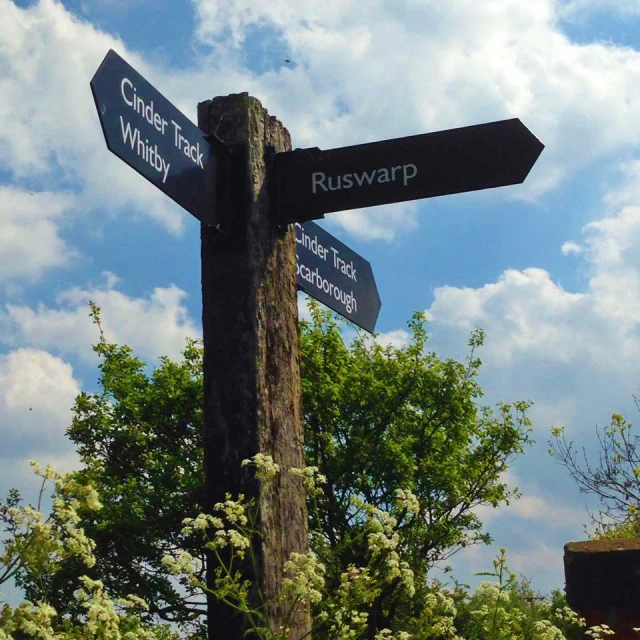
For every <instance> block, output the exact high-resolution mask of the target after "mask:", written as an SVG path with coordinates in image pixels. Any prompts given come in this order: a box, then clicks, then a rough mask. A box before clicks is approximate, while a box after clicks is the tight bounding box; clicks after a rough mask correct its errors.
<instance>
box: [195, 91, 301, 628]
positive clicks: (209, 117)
mask: <svg viewBox="0 0 640 640" xmlns="http://www.w3.org/2000/svg"><path fill="white" fill-rule="evenodd" d="M198 124H199V126H200V128H201V129H203V130H204V131H205V132H207V133H216V135H217V136H218V137H219V138H221V139H222V141H223V142H225V143H226V144H228V145H231V147H232V151H231V155H230V166H229V167H228V168H227V169H228V170H227V176H226V178H227V179H226V184H227V185H228V186H227V187H226V188H227V189H228V190H227V191H226V193H225V194H223V197H224V198H225V199H228V202H227V205H228V206H229V210H230V213H231V218H230V231H229V233H228V234H227V235H225V236H221V235H220V234H219V233H217V232H216V230H215V229H214V228H212V227H208V226H206V225H202V228H201V240H202V243H201V251H202V301H203V309H202V322H203V330H204V385H205V389H204V398H205V401H204V402H205V404H204V447H205V478H206V489H207V494H208V499H209V501H210V504H209V505H207V506H209V507H211V506H212V504H213V503H215V502H218V501H223V500H224V495H225V493H226V492H229V493H231V494H234V495H235V494H238V493H244V494H245V495H246V496H248V497H251V496H253V497H256V496H257V495H258V494H259V492H258V485H257V482H256V481H254V480H253V479H252V473H251V471H250V470H249V469H248V468H247V467H245V468H242V467H241V462H242V460H243V459H245V458H250V457H251V456H253V455H254V454H256V453H258V452H261V453H265V454H269V455H271V456H273V458H274V460H275V462H276V463H278V464H279V465H280V467H281V469H282V470H283V471H285V470H286V469H288V468H290V467H302V466H303V465H304V462H303V459H304V458H303V431H302V421H301V384H300V366H299V358H300V354H299V337H298V326H297V320H298V312H297V293H296V253H295V238H294V235H293V230H292V229H291V228H289V229H288V230H286V231H283V230H281V229H279V228H278V227H277V226H276V225H275V224H274V223H273V220H272V219H271V218H272V216H271V215H270V197H269V185H268V180H267V178H268V176H267V169H268V164H269V160H270V155H271V154H272V153H273V148H274V147H275V149H277V150H278V151H288V150H289V149H290V148H291V140H290V137H289V133H288V132H287V130H286V129H285V128H284V127H283V126H282V124H281V123H280V122H279V121H278V120H276V118H274V117H271V116H269V115H268V113H267V112H266V110H265V109H264V108H263V107H262V105H261V104H260V102H259V101H258V100H256V99H255V98H252V97H250V96H248V95H247V94H246V93H243V94H238V95H230V96H227V97H220V98H215V99H214V100H211V101H206V102H203V103H201V104H199V105H198ZM225 186H226V185H225ZM225 206H226V205H225ZM259 526H260V530H261V533H262V535H263V541H262V543H261V544H259V545H258V546H259V548H258V549H257V553H258V558H259V562H260V564H261V567H260V569H261V570H260V571H259V575H253V576H247V577H250V578H251V579H253V580H254V581H258V584H259V586H260V588H261V590H262V591H263V592H264V594H265V597H266V599H268V600H269V601H271V602H272V604H271V605H270V606H269V607H268V608H267V610H266V618H267V622H268V623H269V625H270V627H271V628H272V629H274V630H277V629H278V627H279V626H280V624H281V623H282V621H283V616H284V615H285V613H284V611H285V605H286V603H278V602H277V600H278V597H279V593H280V591H279V589H280V583H281V579H282V568H283V564H284V562H285V561H286V560H287V559H288V557H289V554H290V553H291V552H292V551H299V552H304V551H306V550H307V549H308V531H307V526H308V525H307V510H306V504H305V494H304V490H303V487H302V484H301V482H300V481H299V479H297V478H294V477H292V476H291V475H288V474H286V473H281V474H280V477H279V478H278V479H277V480H276V481H275V483H274V484H273V486H272V487H271V489H270V490H268V491H267V492H266V493H263V494H262V500H261V502H260V504H259ZM207 573H208V574H209V573H210V572H209V571H208V572H207ZM244 625H245V621H244V620H243V618H242V616H241V615H238V614H235V613H234V612H233V611H232V610H231V609H230V608H229V607H227V606H226V605H221V604H219V603H218V602H216V601H215V600H214V599H212V598H210V599H209V603H208V628H209V638H210V640H213V639H215V640H235V639H236V638H242V637H243V632H244V630H245V626H244ZM309 631H310V619H309V615H308V612H306V611H301V612H300V614H299V615H298V617H297V619H296V620H295V624H294V626H293V629H292V635H291V637H292V639H295V638H302V637H304V636H305V635H306V634H307V633H308V632H309Z"/></svg>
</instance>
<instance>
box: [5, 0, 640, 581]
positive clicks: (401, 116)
mask: <svg viewBox="0 0 640 640" xmlns="http://www.w3.org/2000/svg"><path fill="white" fill-rule="evenodd" d="M0 11H1V15H2V16H3V24H2V28H1V29H0V70H1V71H0V86H1V87H2V90H1V91H0V267H1V268H0V425H1V428H0V494H6V492H7V490H8V489H9V488H10V487H11V486H17V487H19V488H21V489H23V490H25V491H27V495H28V491H29V490H30V489H33V488H35V483H34V482H33V479H32V478H31V477H30V475H29V473H30V472H29V470H28V465H27V463H26V461H27V460H28V459H29V458H36V459H38V460H39V461H41V462H47V461H51V462H53V463H54V464H55V465H57V466H58V467H59V468H61V469H67V468H71V467H72V466H73V464H74V454H73V449H72V447H71V446H70V445H69V443H68V442H66V440H65V438H64V431H65V429H66V427H67V426H68V424H69V421H70V412H69V407H70V406H71V404H72V402H73V399H74V397H75V395H76V394H77V393H78V392H79V391H80V390H81V389H85V390H92V389H94V388H95V384H96V378H97V369H96V359H95V358H94V355H93V353H92V351H91V344H92V343H94V342H95V341H96V338H97V336H96V330H95V327H94V326H93V325H92V324H91V321H90V320H89V317H88V308H87V302H88V300H90V299H91V300H94V301H95V302H96V303H97V304H99V305H100V306H101V307H102V310H103V320H104V324H105V328H106V330H107V334H108V336H109V337H110V338H111V339H112V340H115V341H118V342H121V343H127V344H130V345H131V346H132V347H133V348H134V350H135V351H136V353H137V354H139V355H140V356H141V357H143V358H146V359H148V360H150V361H152V362H153V361H154V360H155V359H156V358H157V357H158V356H159V355H161V354H167V355H170V356H173V357H177V356H178V355H179V353H180V351H181V348H182V346H183V345H184V339H185V337H186V336H196V337H197V336H199V335H200V333H201V320H200V315H201V304H200V289H199V283H200V275H199V269H200V264H199V228H198V222H197V221H196V220H195V219H194V218H193V217H192V216H190V215H189V214H188V213H186V212H185V211H184V210H182V209H181V208H180V207H179V206H178V205H176V204H175V203H173V202H172V201H171V200H169V199H168V198H166V197H165V196H164V195H163V194H162V193H160V192H159V191H158V190H156V189H155V188H154V187H153V186H151V185H150V184H148V183H147V182H146V181H145V180H144V179H142V178H141V177H140V176H139V175H138V174H136V173H135V172H134V171H133V170H131V169H130V168H129V167H127V166H126V165H125V164H124V163H123V162H122V161H120V160H119V159H117V158H116V157H115V156H113V155H112V154H110V153H109V152H108V151H107V149H106V147H105V143H104V139H103V137H102V132H101V130H100V125H99V122H98V118H97V114H96V111H95V107H94V104H93V100H92V97H91V92H90V90H89V80H90V79H91V77H92V76H93V74H94V73H95V71H96V69H97V68H98V66H99V64H100V62H101V60H102V59H103V57H104V55H105V54H106V52H107V51H108V49H110V48H113V49H115V50H116V51H117V52H118V53H119V54H120V55H121V56H123V57H124V58H125V59H126V60H127V61H128V62H129V63H130V64H131V65H132V66H133V67H134V68H135V69H136V70H137V71H138V72H139V73H141V74H142V75H143V76H144V77H145V78H146V79H147V80H149V82H151V83H152V84H153V85H154V86H155V87H156V88H157V89H158V90H159V91H160V92H161V93H162V94H163V95H165V96H166V97H167V98H168V99H169V100H170V101H171V102H173V103H174V104H175V105H176V106H177V107H178V108H180V109H181V110H182V111H183V112H184V113H185V114H186V115H188V116H189V117H190V118H191V119H192V120H195V112H196V105H197V103H198V102H199V101H202V100H205V99H208V98H212V97H214V96H216V95H226V94H228V93H237V92H243V91H248V92H249V93H250V94H252V95H254V96H256V97H257V98H259V99H260V100H262V102H263V104H264V106H265V107H266V108H267V109H268V110H269V112H270V113H271V114H273V115H276V116H277V117H278V118H279V119H280V120H282V122H283V123H284V124H285V125H286V126H287V127H288V128H289V130H290V132H291V134H292V137H293V141H294V146H296V147H310V146H320V147H323V148H331V147H337V146H343V145H348V144H358V143H364V142H371V141H375V140H384V139H386V138H393V137H399V136H404V135H412V134H418V133H426V132H430V131H438V130H442V129H447V128H452V127H461V126H467V125H472V124H479V123H482V122H491V121H495V120H501V119H505V118H513V117H518V118H520V119H521V120H522V121H523V122H524V123H525V124H526V125H527V126H528V127H529V128H530V129H531V131H532V132H533V133H534V134H535V135H536V136H537V137H538V138H539V139H540V140H541V141H542V142H543V143H544V144H545V145H546V149H545V151H544V153H543V154H542V156H541V157H540V159H539V161H538V162H537V164H536V166H535V167H534V169H533V170H532V172H531V174H530V175H529V177H528V179H527V181H526V182H525V184H524V185H521V186H516V187H508V188H501V189H495V190H492V191H486V192H478V193H470V194H461V195H456V196H447V197H444V198H435V199H431V200H425V201H418V202H411V203H402V204H398V205H389V206H384V207H378V208H372V209H367V210H359V211H349V212H341V213H335V214H330V215H328V216H327V217H326V219H325V220H324V221H323V222H322V225H323V226H324V227H325V228H326V229H327V230H328V231H330V232H331V233H332V234H334V235H335V236H337V237H339V238H340V239H341V240H342V241H343V242H344V243H346V244H347V245H348V246H350V247H351V248H352V249H353V250H355V251H356V252H358V253H359V254H361V255H362V256H364V257H365V258H367V259H368V260H369V261H370V262H371V265H372V267H373V271H374V274H375V276H376V280H377V283H378V288H379V291H380V296H381V299H382V310H381V313H380V317H379V320H378V326H377V329H378V330H379V331H380V332H381V334H382V335H381V337H380V339H381V340H387V341H394V342H396V343H402V342H403V341H404V340H406V339H407V333H406V331H405V329H406V322H407V320H408V319H409V318H410V316H411V313H412V312H413V311H414V310H423V311H426V313H427V315H428V317H429V318H430V325H429V331H430V336H431V338H430V342H431V347H432V348H433V349H434V350H436V351H437V352H438V353H439V354H441V355H442V356H453V357H457V358H463V357H464V356H465V354H466V342H467V339H468V335H469V332H470V331H471V330H472V329H473V327H475V326H481V327H482V328H483V329H484V330H485V331H486V334H487V342H486V346H485V347H484V349H483V350H482V352H481V354H480V355H481V357H482V359H483V362H484V366H483V374H482V378H481V383H482V384H483V386H484V388H485V390H486V395H485V401H486V402H487V403H494V402H496V401H498V400H505V401H510V400H516V399H530V400H532V401H533V402H534V407H533V409H532V414H531V415H532V418H533V420H534V438H535V439H536V441H537V444H536V445H535V446H534V447H533V448H532V449H531V450H529V451H528V452H527V454H526V455H525V456H524V457H523V458H521V459H520V460H518V461H517V462H516V464H515V465H514V466H513V468H512V469H511V470H510V471H509V473H508V475H507V480H508V481H509V482H510V483H511V484H513V485H517V486H518V487H519V488H520V489H521V491H522V495H523V497H522V499H521V500H520V501H518V502H516V503H514V504H512V505H511V506H509V507H505V508H501V509H498V510H493V509H483V510H482V511H481V516H482V518H483V519H484V521H485V523H486V526H487V529H488V530H489V531H490V532H491V533H492V535H493V536H494V538H495V541H496V545H495V547H494V548H489V549H484V548H482V549H480V548H478V549H473V550H469V551H466V552H465V553H464V554H458V555H457V556H455V558H454V560H453V566H454V570H455V573H454V575H456V576H457V577H458V578H459V579H462V580H470V578H471V576H472V574H473V573H474V572H475V571H483V570H487V568H489V567H490V566H491V558H492V556H493V555H495V553H496V548H497V547H499V546H505V547H506V548H507V550H508V557H509V562H510V566H511V567H512V569H514V570H516V571H517V572H521V573H523V574H524V575H526V576H528V577H530V578H531V579H532V584H533V586H534V587H535V588H537V589H540V590H542V591H550V590H551V589H553V588H561V587H562V586H563V580H564V577H563V568H562V546H563V544H564V543H565V542H568V541H570V540H576V539H582V538H583V537H584V534H583V524H585V523H587V522H588V515H587V512H586V510H585V503H586V501H587V499H586V498H585V496H582V495H580V494H579V493H578V490H577V488H576V486H575V485H574V483H573V482H572V480H571V479H570V478H569V476H568V474H567V473H566V472H565V471H564V470H563V469H562V468H560V467H558V465H557V464H555V463H554V462H553V460H551V459H550V458H549V456H548V454H547V452H546V449H547V445H546V441H547V439H548V434H549V430H550V428H551V427H552V426H553V425H563V426H564V427H565V428H566V430H567V433H568V436H569V437H570V438H571V439H573V440H577V441H579V442H580V443H581V444H582V443H584V444H585V445H586V446H587V448H590V449H593V444H594V440H595V431H594V430H595V427H596V425H599V426H600V427H602V426H606V425H607V424H608V421H609V417H610V415H611V413H612V412H614V411H620V412H623V413H626V414H627V415H628V417H629V418H630V419H631V420H632V421H634V420H635V419H636V414H635V408H634V405H633V399H632V394H633V393H635V392H636V391H637V389H638V387H639V386H640V365H639V363H640V357H639V356H640V259H639V258H638V252H637V250H636V246H637V242H636V241H637V240H640V92H638V87H639V86H640V2H639V0H571V1H569V0H536V2H535V3H534V2H526V1H525V0H486V1H485V2H477V1H476V0H403V1H402V2H398V1H396V0H393V1H392V0H367V2H365V3H363V2H362V0H359V1H357V2H356V1H355V0H326V1H325V2H322V3H319V2H316V1H314V0H297V1H296V2H295V3H294V2H290V1H287V0H269V2H267V1H266V0H253V1H251V0H224V1H223V0H190V1H189V0H172V1H171V2H170V1H169V0H155V1H154V2H151V1H150V0H126V1H125V0H93V1H92V2H89V1H86V2H85V1H83V0H74V1H69V2H55V1H54V0H40V1H38V2H29V1H16V2H12V1H11V0H0ZM285 59H289V60H291V61H292V62H291V63H289V64H287V63H285ZM588 504H589V505H590V507H591V508H592V509H593V508H594V507H596V506H597V505H596V504H595V503H594V502H593V501H589V502H588Z"/></svg>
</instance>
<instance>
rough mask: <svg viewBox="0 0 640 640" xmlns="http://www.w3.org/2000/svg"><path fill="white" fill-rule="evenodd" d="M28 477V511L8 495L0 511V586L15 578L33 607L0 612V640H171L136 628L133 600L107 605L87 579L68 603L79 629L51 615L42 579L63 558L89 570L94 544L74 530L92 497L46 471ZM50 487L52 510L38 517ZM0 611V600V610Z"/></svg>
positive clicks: (160, 631)
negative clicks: (33, 500) (0, 541)
mask: <svg viewBox="0 0 640 640" xmlns="http://www.w3.org/2000/svg"><path fill="white" fill-rule="evenodd" d="M31 466H32V468H33V470H34V473H35V474H36V475H37V476H39V477H40V478H41V479H42V483H41V486H40V492H39V496H38V504H37V506H36V507H33V506H31V505H26V506H25V505H22V504H21V501H20V496H19V495H18V493H17V492H16V491H12V492H11V493H10V495H9V497H8V499H7V500H6V502H5V503H4V504H3V505H1V506H0V522H2V523H3V524H4V530H5V533H6V534H8V536H9V537H8V539H6V540H5V541H4V550H3V553H2V555H1V556H0V585H2V584H4V583H7V582H8V581H9V580H10V579H12V578H13V579H15V580H16V582H17V584H19V585H23V586H24V585H26V584H28V585H29V586H30V590H31V592H32V593H33V594H35V595H36V597H37V601H35V602H31V601H25V602H23V603H22V604H20V605H19V606H17V607H15V608H12V607H10V606H9V605H8V604H4V606H2V608H1V609H0V640H14V639H15V640H18V639H19V640H23V639H27V638H33V639H34V640H35V639H37V640H77V639H83V640H90V639H91V640H93V639H95V640H160V639H162V640H172V639H175V638H177V637H178V636H177V635H176V634H175V633H173V632H172V631H170V630H169V629H168V628H167V627H155V628H144V627H143V626H142V624H141V620H140V618H139V616H138V615H137V612H140V611H143V610H145V609H147V605H146V603H145V602H144V601H143V600H142V599H140V598H138V597H137V596H135V595H131V596H129V597H127V598H121V599H119V600H117V601H114V600H112V599H111V598H110V597H109V596H108V595H107V593H106V592H105V590H104V586H103V584H102V582H100V581H99V580H91V579H90V578H89V577H87V576H82V577H81V578H80V581H81V585H80V587H79V588H78V589H77V590H76V592H75V599H76V603H77V604H78V605H79V606H80V607H81V608H82V609H83V610H84V611H85V614H84V616H83V619H82V620H81V621H79V622H73V621H71V620H70V619H69V618H68V617H67V616H66V615H65V613H66V612H61V611H56V610H55V609H54V608H53V607H52V606H51V605H50V604H49V603H48V595H49V594H48V589H49V584H50V578H51V576H52V575H53V574H55V572H56V571H57V570H58V568H59V566H60V563H61V562H62V561H63V560H64V559H66V558H71V557H73V558H76V559H78V560H79V561H81V562H82V563H83V564H84V565H85V566H86V567H87V568H90V567H93V566H94V564H95V558H94V556H93V553H92V552H93V549H94V543H93V541H92V540H89V539H88V538H87V537H86V536H85V534H84V531H83V530H82V528H81V527H80V526H79V525H80V517H79V515H78V511H79V510H80V509H84V510H89V511H96V510H98V509H100V508H101V504H100V500H99V498H98V494H97V493H96V492H95V490H94V489H93V488H92V487H91V486H88V485H86V484H80V483H78V482H76V481H75V479H74V475H73V474H68V475H62V474H59V473H56V472H55V471H54V470H53V469H52V468H51V467H50V466H47V467H46V468H45V469H42V468H40V467H39V466H38V465H37V464H36V463H35V462H31ZM50 483H53V485H54V487H55V491H54V496H53V509H52V513H51V515H50V516H48V517H46V518H45V516H44V515H43V513H42V512H41V507H42V499H43V495H44V492H45V488H46V486H47V485H48V484H50ZM1 604H2V600H1V595H0V605H1Z"/></svg>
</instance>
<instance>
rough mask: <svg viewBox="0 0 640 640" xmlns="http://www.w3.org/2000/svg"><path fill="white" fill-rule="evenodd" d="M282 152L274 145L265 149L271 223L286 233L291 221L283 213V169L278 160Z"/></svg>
mask: <svg viewBox="0 0 640 640" xmlns="http://www.w3.org/2000/svg"><path fill="white" fill-rule="evenodd" d="M279 156H280V157H281V154H279V153H278V150H277V149H276V148H275V147H274V146H273V145H268V146H267V147H266V149H265V162H266V165H267V168H268V169H267V170H268V173H267V180H268V182H267V184H268V189H269V216H270V218H271V224H273V225H274V226H275V227H276V228H277V229H278V230H279V231H281V232H282V233H286V231H287V228H288V227H289V221H288V220H285V219H284V216H283V215H282V207H281V202H282V196H281V194H282V171H281V168H280V162H279V161H278V158H279Z"/></svg>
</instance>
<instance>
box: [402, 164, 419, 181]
mask: <svg viewBox="0 0 640 640" xmlns="http://www.w3.org/2000/svg"><path fill="white" fill-rule="evenodd" d="M409 168H411V169H413V172H412V173H411V175H409V171H408V169H409ZM417 175H418V167H416V165H415V164H405V165H404V166H403V167H402V177H403V182H404V186H405V187H406V186H407V183H408V182H409V180H411V178H415V177H416V176H417Z"/></svg>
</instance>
